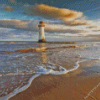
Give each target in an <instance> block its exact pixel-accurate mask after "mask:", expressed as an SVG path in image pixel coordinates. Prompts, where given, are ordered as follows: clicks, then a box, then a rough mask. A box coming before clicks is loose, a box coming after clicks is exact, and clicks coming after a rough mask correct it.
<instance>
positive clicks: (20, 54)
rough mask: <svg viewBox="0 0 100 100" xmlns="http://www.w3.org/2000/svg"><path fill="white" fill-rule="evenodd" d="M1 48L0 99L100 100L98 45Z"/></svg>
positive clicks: (22, 44)
mask: <svg viewBox="0 0 100 100" xmlns="http://www.w3.org/2000/svg"><path fill="white" fill-rule="evenodd" d="M0 45H1V46H2V48H1V49H2V50H0V56H1V57H2V59H0V60H1V62H2V63H1V67H0V68H1V72H0V80H2V81H1V86H0V87H1V91H0V96H1V97H0V100H18V99H19V100H84V99H85V100H99V99H100V96H99V92H100V78H99V77H100V59H99V57H100V43H99V42H75V43H74V44H73V43H72V44H59V43H55V44H54V43H53V44H50V43H49V44H48V43H42V44H41V43H40V44H39V43H33V42H13V43H12V42H9V43H8V42H2V43H1V44H0ZM5 47H8V49H7V51H4V49H3V48H5ZM11 48H13V51H12V49H11ZM5 57H6V58H5ZM4 62H6V63H4ZM2 66H5V67H2ZM2 68H3V69H2Z"/></svg>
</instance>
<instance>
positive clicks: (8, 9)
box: [4, 6, 14, 11]
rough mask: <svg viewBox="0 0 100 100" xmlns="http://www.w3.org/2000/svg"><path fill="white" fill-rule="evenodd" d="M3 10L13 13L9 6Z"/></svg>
mask: <svg viewBox="0 0 100 100" xmlns="http://www.w3.org/2000/svg"><path fill="white" fill-rule="evenodd" d="M4 10H5V11H13V10H14V8H12V7H10V6H6V7H5V8H4Z"/></svg>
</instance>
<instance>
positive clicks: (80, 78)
mask: <svg viewBox="0 0 100 100" xmlns="http://www.w3.org/2000/svg"><path fill="white" fill-rule="evenodd" d="M91 63H92V61H88V62H84V63H80V67H79V68H78V69H77V70H75V71H73V72H69V73H67V74H65V75H41V76H39V77H37V78H35V79H34V80H33V82H32V84H31V86H30V87H29V88H28V89H26V90H25V91H23V92H20V93H18V94H17V95H15V96H14V97H12V98H11V99H10V100H100V74H98V73H96V72H95V73H94V74H92V72H88V71H87V72H86V71H85V70H84V68H86V67H90V66H91Z"/></svg>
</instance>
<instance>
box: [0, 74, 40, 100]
mask: <svg viewBox="0 0 100 100" xmlns="http://www.w3.org/2000/svg"><path fill="white" fill-rule="evenodd" d="M39 75H40V74H36V75H33V76H32V77H31V78H30V79H29V81H28V84H27V85H25V86H23V87H21V88H19V87H18V88H16V89H15V90H14V91H13V92H11V93H10V94H8V95H7V96H4V97H0V100H8V99H10V98H11V97H13V96H15V95H16V94H17V93H19V92H22V91H24V90H26V89H27V88H28V87H29V86H30V85H31V83H32V81H33V79H35V78H36V77H38V76H39Z"/></svg>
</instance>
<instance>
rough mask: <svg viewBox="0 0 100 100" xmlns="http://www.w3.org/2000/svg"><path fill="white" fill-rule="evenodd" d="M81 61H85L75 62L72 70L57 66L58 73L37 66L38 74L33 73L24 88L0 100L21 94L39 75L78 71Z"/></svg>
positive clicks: (17, 89) (7, 99) (6, 99)
mask: <svg viewBox="0 0 100 100" xmlns="http://www.w3.org/2000/svg"><path fill="white" fill-rule="evenodd" d="M83 61H85V60H82V61H77V62H76V63H75V66H74V67H73V68H72V69H70V70H66V69H65V68H63V67H62V66H59V71H54V70H53V69H45V68H43V67H42V66H37V67H38V68H39V72H35V73H33V74H35V75H33V76H32V77H31V78H30V79H29V81H28V84H27V85H24V86H23V87H21V88H19V87H18V88H16V89H15V90H14V91H13V92H11V93H10V94H8V95H7V96H4V97H0V100H9V99H10V98H11V97H13V96H15V95H16V94H18V93H19V92H22V91H24V90H26V89H27V88H28V87H29V86H30V85H31V83H32V81H33V80H34V79H35V78H36V77H38V76H40V75H41V74H45V75H46V74H50V75H62V74H66V73H68V72H71V71H74V70H76V69H78V68H79V63H81V62H83ZM20 74H21V73H20ZM28 74H29V73H28ZM31 74H32V73H31ZM7 75H12V74H7ZM15 75H18V74H15Z"/></svg>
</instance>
